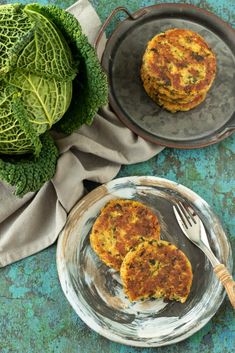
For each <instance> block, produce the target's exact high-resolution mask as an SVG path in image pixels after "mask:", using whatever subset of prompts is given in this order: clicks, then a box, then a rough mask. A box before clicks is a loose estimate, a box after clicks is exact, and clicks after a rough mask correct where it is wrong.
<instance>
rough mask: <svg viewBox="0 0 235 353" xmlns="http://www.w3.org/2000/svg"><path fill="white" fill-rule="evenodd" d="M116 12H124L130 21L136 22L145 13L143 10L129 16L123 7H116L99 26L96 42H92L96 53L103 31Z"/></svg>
mask: <svg viewBox="0 0 235 353" xmlns="http://www.w3.org/2000/svg"><path fill="white" fill-rule="evenodd" d="M118 12H125V14H126V15H127V16H128V17H129V18H130V19H131V20H136V19H138V18H140V17H141V16H143V15H144V14H145V13H146V12H147V11H146V10H145V9H143V10H140V11H137V12H136V13H135V14H131V13H130V12H129V11H128V10H127V9H126V8H125V7H123V6H119V7H116V8H115V9H114V10H113V11H112V12H111V14H110V15H109V16H108V17H107V19H106V20H105V22H104V23H103V25H102V26H101V28H100V30H99V32H98V34H97V37H96V40H95V42H94V47H95V50H96V51H98V47H99V43H100V40H101V38H102V36H103V34H104V31H105V30H106V28H107V27H108V25H109V24H110V22H111V21H112V19H113V17H114V16H115V15H116V14H117V13H118Z"/></svg>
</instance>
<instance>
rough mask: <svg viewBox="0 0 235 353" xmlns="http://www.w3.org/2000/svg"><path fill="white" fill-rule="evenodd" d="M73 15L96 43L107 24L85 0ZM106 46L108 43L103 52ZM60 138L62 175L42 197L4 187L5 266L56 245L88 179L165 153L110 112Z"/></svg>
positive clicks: (0, 228)
mask: <svg viewBox="0 0 235 353" xmlns="http://www.w3.org/2000/svg"><path fill="white" fill-rule="evenodd" d="M68 11H69V12H71V13H72V14H73V15H74V16H75V17H76V18H77V19H78V20H79V22H80V24H81V26H82V28H83V31H84V33H86V35H87V36H88V39H89V41H90V43H93V42H94V39H95V37H96V34H97V31H98V30H99V28H100V25H101V23H100V20H99V18H98V15H97V13H96V12H95V10H94V8H93V7H92V6H91V4H90V3H89V2H88V1H87V0H80V1H78V2H76V3H75V4H74V5H72V6H71V7H70V8H69V9H68ZM104 45H105V38H103V40H102V41H101V47H103V49H104ZM55 139H56V144H57V146H58V148H59V151H60V157H59V159H58V163H57V169H56V174H55V176H54V177H53V179H52V180H50V181H49V182H47V183H45V184H44V185H43V187H42V188H41V189H40V190H39V191H38V192H36V193H28V194H26V195H25V196H24V197H23V198H21V199H20V198H17V197H15V196H14V195H13V194H12V191H13V189H12V187H10V186H8V185H6V184H4V183H1V182H0V266H6V265H8V264H10V263H12V262H14V261H17V260H20V259H22V258H25V257H27V256H29V255H32V254H35V253H36V252H38V251H40V250H42V249H45V248H46V247H48V246H49V245H51V244H52V243H54V242H55V240H56V239H57V237H58V235H59V233H60V232H61V230H62V229H63V227H64V225H65V223H66V219H67V215H68V213H69V211H70V210H71V208H72V207H73V206H74V204H75V203H76V202H77V201H78V200H79V199H80V198H81V197H82V196H84V194H85V193H86V190H85V187H84V180H90V181H94V182H98V183H105V182H107V181H109V180H111V179H112V178H114V177H115V176H116V175H117V173H118V171H119V169H120V166H121V165H122V164H131V163H137V162H141V161H145V160H147V159H149V158H151V157H152V156H154V155H156V154H157V153H159V152H160V151H161V150H162V149H163V147H160V146H157V145H154V144H152V143H149V142H147V141H145V140H143V139H142V138H140V137H138V136H136V135H135V134H134V133H132V132H131V131H130V130H129V129H127V128H126V127H125V126H124V125H123V124H122V123H121V122H120V121H119V120H118V118H117V117H116V116H115V114H114V113H113V112H112V111H111V109H110V108H109V107H104V108H103V109H101V110H100V111H99V113H98V114H97V115H96V116H95V118H94V122H93V124H92V125H91V126H83V127H82V128H80V129H79V130H78V131H77V132H75V133H73V134H71V135H69V136H66V137H57V138H56V137H55Z"/></svg>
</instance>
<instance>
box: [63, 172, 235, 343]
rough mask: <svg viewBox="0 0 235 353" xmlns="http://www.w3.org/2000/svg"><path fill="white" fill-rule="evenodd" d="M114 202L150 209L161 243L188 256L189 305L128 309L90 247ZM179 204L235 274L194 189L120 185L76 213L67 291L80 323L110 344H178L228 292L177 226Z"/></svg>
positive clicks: (66, 262) (140, 180)
mask: <svg viewBox="0 0 235 353" xmlns="http://www.w3.org/2000/svg"><path fill="white" fill-rule="evenodd" d="M115 198H126V199H134V200H139V201H141V202H143V203H144V204H145V205H147V206H149V207H151V208H152V210H153V211H154V212H155V213H156V214H157V215H158V217H159V220H160V224H161V238H162V239H165V240H167V241H170V242H172V243H173V244H175V245H176V246H178V247H179V248H180V249H181V250H183V251H184V252H185V254H186V255H187V256H188V258H189V260H190V261H191V264H192V268H193V284H192V289H191V292H190V295H189V297H188V299H187V301H186V303H184V304H181V303H179V302H168V303H167V302H164V301H163V300H162V299H155V300H146V301H144V302H135V303H131V302H129V300H128V299H127V298H126V297H125V295H124V292H123V287H122V283H121V280H120V277H119V273H118V272H115V271H114V270H112V269H110V268H108V267H107V266H106V265H105V264H103V263H102V262H101V261H100V260H99V258H98V257H97V255H96V254H95V253H94V251H93V250H92V248H91V246H90V242H89V234H90V231H91V227H92V225H93V223H94V221H95V219H96V218H97V216H98V215H99V212H100V209H101V208H102V207H103V206H104V205H105V204H106V203H107V202H108V201H109V200H111V199H115ZM178 200H181V201H186V202H188V203H189V204H190V205H191V207H193V208H194V210H195V211H196V213H197V214H198V215H199V217H200V218H201V220H202V221H203V223H204V225H205V227H206V229H207V233H208V239H209V243H210V245H211V248H212V249H213V251H214V253H215V255H216V256H217V257H218V259H219V260H220V261H221V262H222V263H224V264H225V265H226V266H227V267H228V269H229V270H231V269H232V256H231V249H230V245H229V242H228V239H227V237H226V235H225V233H224V231H223V229H222V226H221V224H220V222H219V220H218V218H217V217H216V216H215V214H214V213H213V211H212V209H211V208H210V206H209V205H208V204H207V203H206V202H205V201H204V200H203V199H202V198H200V197H199V196H198V195H197V194H195V193H194V192H193V191H191V190H190V189H188V188H186V187H184V186H182V185H180V184H177V183H175V182H172V181H170V180H166V179H162V178H156V177H146V176H143V177H126V178H120V179H116V180H114V181H111V182H109V183H107V184H104V185H102V186H100V187H98V188H96V189H94V190H93V191H92V192H90V193H89V194H88V195H87V196H85V197H84V198H83V199H82V200H81V201H80V202H78V203H77V204H76V205H75V207H74V208H73V210H72V211H71V213H70V215H69V217H68V221H67V224H66V226H65V228H64V230H63V231H62V233H61V235H60V237H59V241H58V247H57V267H58V273H59V278H60V282H61V286H62V289H63V291H64V294H65V296H66V297H67V299H68V301H69V302H70V304H71V305H72V307H73V308H74V310H75V311H76V313H77V314H78V315H79V316H80V318H81V319H82V320H83V321H84V322H85V323H86V324H87V325H88V326H89V327H90V328H92V329H93V330H95V331H96V332H98V333H99V334H101V335H103V336H105V337H106V338H108V339H110V340H113V341H116V342H120V343H123V344H127V345H133V346H141V347H158V346H163V345H167V344H172V343H175V342H179V341H181V340H183V339H185V338H187V337H189V336H190V335H192V334H193V333H195V332H196V331H198V330H199V329H200V328H201V327H203V326H204V325H205V324H206V323H207V322H208V321H209V320H210V319H211V317H212V316H213V315H214V314H215V313H216V311H217V310H218V308H219V306H220V304H221V303H222V301H223V298H224V295H225V292H224V289H223V287H222V285H221V284H220V283H219V281H218V280H217V278H216V276H215V275H214V273H213V270H212V267H211V265H210V263H209V261H208V260H207V259H206V258H205V256H204V254H203V253H202V252H201V251H200V249H198V248H197V247H196V246H194V245H193V244H192V243H191V242H190V241H189V240H188V239H187V238H186V237H185V236H184V234H183V233H182V231H181V229H180V228H179V226H178V224H177V221H176V219H175V216H174V213H173V208H172V206H173V205H174V204H175V203H176V202H177V201H178Z"/></svg>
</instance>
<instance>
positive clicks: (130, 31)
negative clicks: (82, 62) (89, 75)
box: [101, 4, 235, 148]
mask: <svg viewBox="0 0 235 353" xmlns="http://www.w3.org/2000/svg"><path fill="white" fill-rule="evenodd" d="M119 10H122V11H125V12H126V13H128V10H126V9H125V8H117V9H115V10H114V11H113V13H112V14H111V15H110V17H109V18H108V19H107V21H106V22H105V24H104V26H103V28H102V30H101V32H102V31H104V29H105V27H106V25H107V24H108V23H109V22H110V20H111V18H112V17H113V15H114V14H115V13H117V12H118V11H119ZM128 15H129V16H128V18H126V19H125V20H123V21H122V22H120V24H119V25H118V26H117V28H116V29H115V31H114V32H113V33H112V35H111V37H110V39H109V40H108V42H107V44H106V47H105V51H104V53H103V57H102V66H103V68H104V69H105V71H106V72H107V74H108V78H109V84H110V91H109V100H110V105H111V107H112V109H113V110H114V112H115V113H116V114H117V116H118V117H119V118H120V120H121V121H122V122H123V123H124V124H125V125H126V126H127V127H128V128H129V129H131V130H132V131H134V132H135V133H136V134H137V135H140V136H142V137H143V138H145V139H146V140H149V141H151V142H154V143H156V144H161V145H164V146H168V147H176V148H199V147H203V146H207V145H210V144H213V143H217V142H218V141H221V140H222V139H224V138H226V137H228V136H229V135H231V134H232V133H233V132H234V130H235V31H234V29H233V28H232V27H230V26H229V25H228V24H227V23H225V22H224V21H222V20H221V19H220V18H219V17H217V16H215V15H214V14H212V13H210V12H207V11H204V10H202V9H199V8H197V7H195V6H192V5H185V4H160V5H154V6H150V7H145V8H142V9H141V10H139V11H137V12H135V13H134V14H129V13H128ZM169 28H188V29H191V30H193V31H195V32H197V33H199V34H200V35H202V36H203V37H204V38H205V39H206V41H207V42H208V43H209V45H210V46H211V48H212V49H213V51H214V52H215V54H216V58H217V74H216V78H215V81H214V83H213V85H212V87H211V89H210V90H209V92H208V94H207V97H206V100H205V101H204V102H203V103H202V104H200V105H199V106H198V107H197V108H194V109H192V110H190V111H188V112H177V113H170V112H167V111H166V110H164V109H162V108H161V107H159V106H158V105H156V104H155V103H154V102H153V101H152V100H151V99H150V98H149V97H148V95H147V94H146V93H145V91H144V89H143V85H142V82H141V80H140V75H139V71H140V66H141V61H142V56H143V53H144V51H145V48H146V45H147V42H148V41H149V40H150V39H151V38H152V37H153V36H154V35H156V34H157V33H160V32H163V31H165V30H167V29H169Z"/></svg>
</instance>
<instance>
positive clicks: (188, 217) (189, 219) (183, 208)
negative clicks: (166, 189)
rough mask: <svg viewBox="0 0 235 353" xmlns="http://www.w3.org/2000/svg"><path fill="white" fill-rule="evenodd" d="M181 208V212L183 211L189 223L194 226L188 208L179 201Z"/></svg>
mask: <svg viewBox="0 0 235 353" xmlns="http://www.w3.org/2000/svg"><path fill="white" fill-rule="evenodd" d="M178 205H179V208H180V210H181V212H182V213H183V215H184V217H185V218H186V220H187V221H188V223H189V225H190V226H191V227H192V223H191V220H192V218H191V215H189V213H188V211H187V209H186V208H185V207H184V205H183V204H182V202H180V201H179V203H178Z"/></svg>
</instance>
